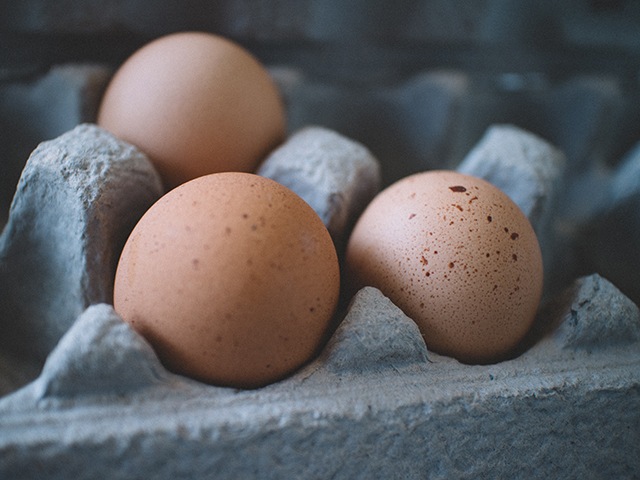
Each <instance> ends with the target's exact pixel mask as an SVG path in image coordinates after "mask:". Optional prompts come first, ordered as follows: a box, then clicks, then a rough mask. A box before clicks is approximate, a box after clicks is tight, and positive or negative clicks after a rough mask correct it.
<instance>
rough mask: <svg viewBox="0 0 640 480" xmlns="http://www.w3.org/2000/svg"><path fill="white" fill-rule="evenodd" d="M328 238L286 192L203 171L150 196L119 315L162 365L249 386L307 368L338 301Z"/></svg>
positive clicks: (122, 267) (129, 257)
mask: <svg viewBox="0 0 640 480" xmlns="http://www.w3.org/2000/svg"><path fill="white" fill-rule="evenodd" d="M339 284H340V279H339V268H338V259H337V255H336V251H335V248H334V246H333V242H332V240H331V237H330V236H329V233H328V231H327V229H326V228H325V226H324V224H323V223H322V221H321V220H320V218H319V217H318V215H317V214H316V213H315V212H314V211H313V210H312V209H311V207H309V205H308V204H307V203H305V202H304V201H303V200H302V199H301V198H300V197H299V196H297V195H296V194H295V193H293V192H292V191H291V190H289V189H288V188H286V187H284V186H282V185H280V184H279V183H276V182H275V181H273V180H269V179H266V178H263V177H259V176H257V175H253V174H248V173H218V174H211V175H207V176H204V177H200V178H198V179H195V180H192V181H190V182H187V183H185V184H183V185H181V186H179V187H177V188H175V189H174V190H172V191H170V192H169V193H167V194H166V195H165V196H164V197H162V198H161V199H160V200H158V202H157V203H155V204H154V205H153V206H152V207H151V209H150V210H148V211H147V213H146V214H145V215H144V216H143V217H142V219H141V220H140V222H139V223H138V224H137V225H136V227H135V229H134V230H133V232H132V233H131V236H130V237H129V239H128V241H127V243H126V245H125V247H124V250H123V252H122V255H121V258H120V261H119V264H118V269H117V273H116V279H115V287H114V306H115V309H116V311H117V312H118V313H119V314H120V315H121V316H122V317H123V318H124V319H125V320H126V321H127V322H128V323H129V324H131V325H132V326H133V328H134V329H135V330H137V331H138V332H139V333H141V334H142V335H143V336H144V337H146V339H147V340H148V341H149V342H150V344H151V345H152V346H153V347H154V349H155V351H156V352H157V354H158V356H159V358H160V360H161V361H162V362H163V363H164V364H165V366H167V368H169V369H170V370H172V371H174V372H177V373H180V374H183V375H186V376H189V377H192V378H195V379H198V380H201V381H204V382H207V383H211V384H216V385H226V386H234V387H244V388H253V387H259V386H262V385H265V384H268V383H271V382H274V381H276V380H278V379H281V378H283V377H284V376H286V375H288V374H290V373H291V372H293V371H294V370H296V369H297V368H299V367H300V366H302V365H303V364H304V363H305V362H307V361H309V360H310V359H311V358H312V357H313V356H314V354H315V353H316V352H317V351H318V349H319V347H320V346H321V344H322V342H323V340H324V336H325V334H326V333H327V329H328V327H329V324H330V321H331V319H332V315H333V313H334V310H335V308H336V304H337V301H338V294H339Z"/></svg>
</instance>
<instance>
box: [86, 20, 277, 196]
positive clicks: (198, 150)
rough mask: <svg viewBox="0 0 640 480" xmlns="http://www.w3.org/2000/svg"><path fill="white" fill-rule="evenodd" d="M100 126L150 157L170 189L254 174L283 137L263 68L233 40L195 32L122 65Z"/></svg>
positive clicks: (158, 43) (160, 42)
mask: <svg viewBox="0 0 640 480" xmlns="http://www.w3.org/2000/svg"><path fill="white" fill-rule="evenodd" d="M98 124H99V125H100V126H102V127H103V128H105V129H107V130H109V131H110V132H112V133H113V134H115V135H116V136H118V137H120V138H122V139H123V140H126V141H128V142H130V143H132V144H134V145H136V146H137V147H138V148H140V149H141V150H142V151H144V152H145V153H146V154H147V155H149V157H150V158H151V159H152V161H153V162H154V164H155V166H156V167H157V169H158V171H159V172H160V175H161V176H162V178H163V180H164V182H165V185H166V186H167V187H168V188H172V187H175V186H176V185H179V184H180V183H183V182H186V181H188V180H191V179H193V178H196V177H199V176H201V175H206V174H209V173H215V172H222V171H241V172H253V171H255V169H256V167H257V165H258V163H259V162H260V161H261V160H262V159H263V157H264V156H265V155H266V154H267V153H268V152H269V151H271V150H272V149H273V148H274V147H275V146H276V145H277V144H278V143H280V142H281V141H282V139H283V137H284V134H285V114H284V108H283V105H282V102H281V99H280V96H279V93H278V91H277V89H276V86H275V84H274V83H273V82H272V80H271V78H270V76H269V74H268V72H267V71H266V70H265V68H264V67H263V66H262V65H261V64H260V63H259V62H258V61H257V60H256V59H255V58H254V57H253V56H252V55H251V54H249V52H247V51H246V50H245V49H243V48H241V47H240V46H238V45H236V44H235V43H233V42H231V41H229V40H226V39H224V38H221V37H218V36H216V35H212V34H208V33H199V32H183V33H175V34H171V35H167V36H165V37H161V38H159V39H157V40H154V41H152V42H151V43H149V44H147V45H145V46H144V47H142V48H141V49H140V50H138V51H137V52H135V53H134V54H133V55H132V56H131V57H130V58H129V59H128V60H127V61H126V62H124V64H123V65H122V66H121V67H120V68H119V70H118V71H117V72H116V74H115V75H114V77H113V79H112V80H111V82H110V84H109V86H108V88H107V90H106V92H105V95H104V97H103V100H102V103H101V106H100V110H99V113H98Z"/></svg>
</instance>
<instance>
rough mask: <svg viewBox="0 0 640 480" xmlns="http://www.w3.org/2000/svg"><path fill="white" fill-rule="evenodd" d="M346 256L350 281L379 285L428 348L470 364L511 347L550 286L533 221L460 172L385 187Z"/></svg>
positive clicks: (361, 221)
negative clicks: (544, 278) (545, 284)
mask: <svg viewBox="0 0 640 480" xmlns="http://www.w3.org/2000/svg"><path fill="white" fill-rule="evenodd" d="M346 262H347V269H348V272H349V273H348V275H349V277H350V282H352V284H353V285H355V286H356V287H360V286H364V285H371V286H374V287H377V288H379V289H380V290H381V291H382V292H383V293H384V294H385V295H387V296H388V297H389V298H390V299H391V300H392V301H393V302H394V303H395V304H396V305H398V306H399V307H400V308H401V309H402V310H403V311H404V312H405V313H406V314H407V315H408V316H409V317H411V318H412V319H413V320H414V321H415V322H416V323H417V324H418V326H419V328H420V330H421V332H422V334H423V337H424V339H425V342H426V344H427V347H428V348H429V349H431V350H432V351H434V352H436V353H441V354H444V355H449V356H453V357H455V358H457V359H459V360H460V361H463V362H469V363H486V362H491V361H496V360H499V359H501V358H503V357H504V356H505V355H506V354H508V353H509V352H510V351H511V350H512V349H513V348H514V347H515V346H516V345H517V344H518V343H519V341H520V340H521V339H522V338H523V337H524V335H525V334H526V332H527V331H528V330H529V328H530V326H531V324H532V322H533V319H534V316H535V314H536V311H537V308H538V304H539V302H540V297H541V292H542V257H541V253H540V247H539V245H538V240H537V238H536V235H535V232H534V231H533V229H532V227H531V225H530V223H529V221H528V219H527V218H526V217H525V215H524V214H523V213H522V211H521V210H520V209H519V208H518V207H517V205H516V204H515V203H513V201H511V199H510V198H509V197H507V195H505V194H504V193H503V192H502V191H501V190H499V189H498V188H496V187H494V186H493V185H491V184H490V183H488V182H486V181H484V180H481V179H479V178H475V177H471V176H467V175H462V174H460V173H457V172H452V171H430V172H425V173H419V174H415V175H412V176H409V177H406V178H404V179H402V180H400V181H398V182H396V183H395V184H393V185H391V186H389V187H388V188H386V189H385V190H383V191H382V192H380V193H379V194H378V196H377V197H376V198H375V199H374V200H373V201H372V202H371V203H370V204H369V206H368V207H367V209H366V210H365V212H364V213H363V214H362V216H361V218H360V219H359V220H358V222H357V224H356V226H355V228H354V230H353V233H352V235H351V238H350V240H349V244H348V248H347V253H346Z"/></svg>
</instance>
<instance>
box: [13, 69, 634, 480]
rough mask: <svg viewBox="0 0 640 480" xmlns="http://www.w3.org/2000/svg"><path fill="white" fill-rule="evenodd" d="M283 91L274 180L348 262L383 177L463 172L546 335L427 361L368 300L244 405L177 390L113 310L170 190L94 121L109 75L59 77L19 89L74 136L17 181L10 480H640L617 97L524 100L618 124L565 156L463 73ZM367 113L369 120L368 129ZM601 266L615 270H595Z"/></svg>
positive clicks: (53, 144)
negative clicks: (514, 210)
mask: <svg viewBox="0 0 640 480" xmlns="http://www.w3.org/2000/svg"><path fill="white" fill-rule="evenodd" d="M271 72H272V74H273V76H274V78H276V80H277V82H278V85H279V87H280V89H281V91H282V93H283V97H284V99H285V102H286V104H287V111H288V116H289V119H290V132H289V136H288V138H287V141H286V142H285V143H284V144H283V145H282V146H281V147H279V148H278V149H277V150H275V151H274V152H272V154H271V155H270V156H269V157H268V159H267V160H266V161H265V163H264V164H263V165H262V167H261V170H260V171H259V172H258V173H260V174H262V175H265V176H270V177H271V178H274V179H276V180H278V181H280V182H282V183H284V184H286V185H287V186H289V187H290V188H292V189H294V190H295V191H297V192H298V193H299V194H300V195H301V196H302V197H303V198H305V200H307V201H308V202H309V203H310V204H311V205H312V207H314V209H315V210H316V211H317V212H318V214H319V215H320V216H321V218H323V221H324V222H325V224H326V225H327V226H328V227H329V228H330V230H331V232H332V236H333V238H334V240H335V241H336V245H337V246H338V249H339V250H340V249H341V246H342V245H343V243H344V240H345V238H346V235H347V234H348V230H349V228H350V225H351V224H352V222H353V221H354V218H355V217H357V215H358V213H359V212H360V211H361V210H362V208H363V207H364V205H365V204H366V202H367V201H368V199H370V198H371V196H372V195H373V194H374V193H375V191H376V190H377V189H378V188H379V187H380V184H379V182H380V180H381V178H382V179H386V180H383V182H387V183H388V182H389V181H391V179H393V178H399V177H401V176H403V175H405V174H406V173H408V172H410V171H412V170H413V171H415V170H418V169H428V168H443V167H446V168H455V169H458V170H459V171H462V172H465V173H470V174H475V175H478V176H481V177H483V178H486V179H488V180H489V181H491V182H493V183H494V184H496V185H497V186H499V187H501V188H502V189H503V190H505V192H507V193H508V194H509V195H510V196H511V198H512V199H513V200H514V201H515V202H516V203H517V204H518V205H519V206H520V208H522V210H523V211H524V212H525V213H526V214H527V216H528V218H529V219H530V220H531V222H532V225H533V226H534V228H535V230H536V232H537V234H538V236H539V238H540V241H541V245H542V249H543V254H544V259H545V268H546V272H545V274H546V277H547V286H546V291H545V299H544V303H543V307H542V308H541V310H540V314H539V316H538V318H537V320H536V323H535V325H534V328H533V329H532V330H531V332H530V334H529V336H528V337H527V338H526V339H525V340H524V341H523V343H522V344H521V345H520V346H519V348H518V350H517V351H516V352H514V354H513V356H512V358H510V359H509V360H506V361H503V362H500V363H496V364H492V365H465V364H462V363H459V362H458V361H456V360H454V359H452V358H449V357H445V356H441V355H437V354H436V353H433V352H430V351H428V349H427V347H426V344H425V341H424V339H423V338H422V336H421V335H420V333H419V331H418V329H417V327H416V326H415V324H414V323H413V322H412V321H411V320H410V319H409V318H407V317H406V316H405V315H404V314H403V313H402V311H401V310H399V309H398V308H397V307H396V306H395V305H393V303H392V302H390V301H389V299H387V298H386V297H384V295H383V294H382V293H381V292H380V291H378V290H376V289H374V288H371V287H367V288H364V289H363V290H361V291H360V292H358V293H357V294H356V296H355V297H354V298H353V299H352V300H351V301H350V303H349V305H348V307H347V308H346V309H345V312H344V313H343V314H340V317H339V319H340V320H341V322H340V324H339V326H338V327H337V328H336V330H335V332H333V335H332V336H331V338H330V339H329V341H328V343H327V344H326V345H325V346H324V348H323V350H322V351H321V352H320V354H319V356H318V357H317V358H315V359H313V360H312V361H311V362H310V363H309V364H307V365H306V366H304V367H303V368H302V369H300V370H299V371H298V372H296V373H295V374H294V375H292V376H291V377H289V378H287V379H284V380H282V381H280V382H277V383H274V384H272V385H269V386H267V387H264V388H261V389H256V390H235V389H229V388H221V387H216V386H210V385H205V384H201V383H198V382H196V381H193V380H190V379H187V378H185V377H181V376H177V375H174V374H172V373H170V372H168V371H167V370H165V369H164V367H163V366H162V365H161V363H160V362H159V361H158V359H157V357H156V356H155V354H154V352H153V350H152V349H151V348H150V346H149V345H148V344H147V343H146V341H145V340H144V339H143V338H141V337H140V336H138V335H137V334H136V333H135V332H134V331H133V330H131V329H130V328H129V327H128V326H127V324H126V323H124V322H123V321H122V320H121V319H120V318H119V317H118V315H117V314H116V312H114V310H113V308H112V307H111V306H110V305H109V302H110V298H111V297H110V295H111V285H112V281H113V271H114V268H115V262H116V261H117V256H118V253H119V249H120V248H121V246H122V244H123V243H124V241H125V239H126V237H127V235H128V232H129V231H130V230H131V228H132V227H133V225H134V224H135V222H136V220H137V219H138V218H139V217H140V216H141V215H142V213H143V212H144V211H145V210H146V209H147V208H148V207H149V206H150V204H151V203H152V202H153V201H154V200H155V199H156V198H158V197H159V196H160V195H161V194H162V190H161V187H160V184H159V181H158V178H157V173H156V172H155V171H154V170H153V168H152V166H151V165H150V163H149V162H148V160H147V159H146V157H145V156H144V154H142V153H141V152H139V151H138V150H137V149H135V147H132V146H131V145H128V144H126V143H124V142H121V141H119V140H118V139H116V138H113V137H112V136H111V135H109V134H108V133H107V132H105V131H103V130H101V129H100V128H98V127H96V126H95V125H93V124H91V123H83V122H90V121H91V120H92V115H93V113H92V112H95V105H96V102H97V101H98V99H99V95H97V94H96V92H97V91H99V90H100V88H102V87H103V86H104V84H105V83H106V81H107V80H108V77H109V75H110V71H109V70H105V69H103V67H101V66H80V68H79V66H77V65H71V66H60V67H57V68H55V69H53V70H52V71H51V72H50V73H49V74H48V75H46V76H44V77H43V78H41V79H39V80H38V81H36V82H35V83H31V84H29V85H24V84H20V83H16V84H11V85H9V86H5V87H3V92H4V93H5V95H4V96H3V97H2V98H3V103H2V104H1V105H2V107H3V114H6V112H7V111H10V112H14V111H15V112H22V113H23V114H25V112H28V111H29V110H28V108H26V107H25V106H32V107H33V108H36V107H38V108H40V109H46V106H43V103H42V100H41V97H40V99H39V98H38V95H37V90H38V88H43V87H41V86H42V83H46V82H52V79H53V80H56V79H58V82H59V83H58V85H59V87H58V88H59V89H60V91H64V92H67V94H65V95H61V96H60V97H59V98H61V99H63V100H61V103H60V105H61V106H60V108H59V109H58V111H60V112H72V113H71V114H70V115H66V116H65V115H61V116H60V118H59V119H54V120H51V119H49V120H46V119H45V120H34V121H36V122H37V121H41V122H42V125H44V126H52V129H51V130H49V131H48V132H49V133H48V135H51V134H52V133H53V132H54V131H55V129H56V128H57V129H58V130H59V131H58V132H57V133H56V134H57V135H59V136H58V137H56V138H55V139H53V140H51V141H49V142H45V143H42V144H41V145H40V146H39V147H38V148H37V149H36V150H34V152H33V153H32V155H31V157H30V159H29V161H28V162H27V164H26V166H25V167H24V170H22V173H21V179H20V182H19V184H18V189H17V191H16V194H15V196H14V199H13V204H12V209H11V213H10V215H9V219H8V221H7V225H6V227H5V229H4V231H3V234H2V237H0V291H1V292H2V295H1V303H0V307H1V308H0V322H1V325H2V338H1V339H0V345H1V348H0V394H2V395H3V396H2V397H0V477H2V478H38V477H40V476H46V477H47V478H96V477H105V476H107V477H109V478H149V477H152V478H209V477H211V478H247V477H260V478H484V477H494V478H500V477H506V478H556V477H567V478H584V477H587V478H592V477H594V476H596V475H601V476H611V477H613V478H635V477H637V476H638V475H639V472H640V459H639V458H640V455H638V453H639V450H638V445H640V314H639V312H638V307H637V306H636V303H634V301H633V300H631V299H630V297H631V298H633V299H635V301H636V302H637V301H638V300H637V299H638V297H637V296H635V295H637V291H635V290H633V286H634V285H637V284H638V283H637V282H638V281H639V280H638V273H637V270H635V271H634V270H633V268H632V267H633V265H634V262H637V260H636V258H637V254H636V247H635V245H636V244H637V239H638V238H640V222H638V220H637V219H636V218H635V217H634V216H633V215H630V214H629V212H633V211H636V210H634V209H637V207H638V204H639V203H640V181H639V179H640V176H639V174H640V148H636V149H632V148H629V149H628V153H627V154H626V155H625V156H624V157H622V158H621V159H620V160H619V161H616V162H612V163H611V165H607V164H606V162H603V159H605V158H607V157H610V156H611V155H612V153H613V152H615V148H614V146H611V145H608V144H606V142H604V143H602V142H600V141H599V140H598V138H599V137H598V136H595V137H594V134H593V132H594V131H595V130H597V129H598V128H600V127H602V129H601V130H604V132H605V133H606V132H608V131H611V129H612V128H614V127H611V126H608V124H609V122H610V120H611V115H610V114H611V109H607V108H604V107H603V108H601V110H598V109H597V108H595V106H598V105H602V104H604V105H605V106H610V105H611V104H617V103H618V101H619V100H620V99H621V98H623V95H622V93H620V91H618V90H616V89H615V88H614V87H612V83H611V82H608V81H607V80H602V79H600V78H591V77H580V78H576V79H572V80H571V81H569V82H567V83H563V84H562V85H560V86H557V87H554V88H551V89H550V90H547V93H545V94H544V96H543V97H541V96H540V95H542V94H540V92H539V90H538V89H537V88H535V87H534V88H533V89H529V88H528V87H527V88H525V89H523V90H522V91H520V92H517V94H516V98H517V99H518V100H519V103H518V105H519V107H520V108H527V107H530V106H532V105H533V106H535V107H536V108H537V109H538V110H537V111H538V113H543V112H548V111H550V110H557V109H558V106H557V104H556V103H555V102H553V101H550V100H549V99H552V100H553V99H555V100H557V99H558V98H560V99H564V98H566V97H567V96H568V97H570V98H572V99H574V100H567V102H568V103H569V105H570V106H576V105H584V104H585V102H586V103H587V104H589V103H588V102H593V103H591V104H590V105H595V106H594V109H595V111H596V112H600V113H599V114H598V115H592V116H591V117H590V118H589V119H587V120H585V122H584V123H583V124H582V125H581V127H580V128H577V129H576V130H571V131H564V130H563V129H562V128H561V127H562V126H563V125H564V123H565V121H566V120H567V119H575V118H578V117H580V111H579V109H575V108H568V109H567V111H566V112H565V111H561V112H560V113H558V112H557V111H556V113H554V114H553V115H551V114H549V116H548V117H547V116H545V115H542V117H543V119H544V120H545V121H546V120H547V119H549V118H554V119H555V120H554V123H552V126H551V127H548V126H547V127H546V128H548V129H550V130H549V131H552V132H553V134H552V135H550V137H554V138H561V139H562V140H563V141H562V142H558V143H561V148H557V147H556V146H553V145H552V144H551V143H549V142H548V141H547V140H545V139H544V138H543V137H541V136H540V135H538V134H534V133H532V132H531V131H530V129H529V128H527V127H530V126H535V127H540V126H541V125H542V124H545V121H541V123H540V124H534V125H532V124H527V123H524V122H511V123H497V122H496V123H494V122H492V120H493V119H495V118H501V119H507V120H517V119H519V118H524V117H520V116H518V115H496V112H499V111H503V110H501V108H503V107H504V105H505V100H504V99H503V100H501V99H500V97H501V95H502V94H503V93H504V91H500V90H495V89H493V88H489V89H488V90H483V89H478V88H477V87H476V86H474V82H473V81H472V78H471V77H470V76H469V75H468V74H465V73H462V72H443V71H427V72H422V73H420V74H418V75H416V76H415V77H412V78H411V79H409V80H408V81H406V82H402V83H399V84H394V85H390V86H380V87H379V88H377V89H374V90H370V91H367V92H364V93H363V92H361V93H360V94H358V93H357V92H356V91H354V88H352V87H348V86H343V85H337V84H332V83H330V82H327V83H324V82H320V81H316V80H312V79H309V78H306V77H305V76H304V74H303V73H302V72H300V71H298V70H296V69H292V68H283V67H273V68H272V69H271ZM60 78H62V80H59V79H60ZM527 78H528V77H526V76H524V77H522V78H521V80H524V81H525V84H526V82H527V81H528V80H527ZM503 80H504V79H503ZM53 83H54V84H56V82H53ZM529 86H530V85H529ZM21 88H22V89H23V90H20V89H21ZM8 91H9V92H12V93H11V95H9V94H7V93H6V92H8ZM47 91H48V92H50V91H51V90H50V87H47ZM54 91H55V89H54ZM34 92H35V93H34ZM576 92H578V93H576ZM612 92H613V93H612ZM16 93H17V94H16ZM512 93H513V92H512ZM561 94H562V95H561ZM486 95H488V96H489V97H490V102H487V103H489V104H490V105H491V106H487V103H485V101H486V100H485V99H484V98H485V96H486ZM509 97H510V98H508V99H507V100H506V101H511V100H513V98H514V97H513V96H509ZM576 97H577V99H575V98H576ZM48 98H51V97H50V96H49V97H48ZM53 98H56V97H55V96H54V97H53ZM480 98H482V99H483V101H482V102H478V100H479V99H480ZM596 100H597V101H596ZM598 102H600V103H598ZM45 105H46V104H45ZM323 105H324V107H322V106H323ZM327 105H330V107H328V106H327ZM18 107H19V108H18ZM53 110H54V111H56V109H55V108H54V109H53ZM576 110H578V112H577V113H576ZM614 111H616V112H617V115H619V117H620V118H623V117H624V118H628V117H629V116H631V117H632V118H633V115H635V113H634V111H633V110H632V109H627V110H625V109H622V110H614ZM629 112H631V113H629ZM356 114H359V115H361V117H360V118H365V119H368V120H371V121H370V122H365V123H366V126H363V127H360V129H358V128H356V125H358V121H357V120H358V117H357V115H356ZM26 116H27V117H28V118H29V115H26ZM534 117H535V116H534ZM614 117H615V118H618V117H616V116H615V115H614ZM312 119H313V120H316V121H317V122H318V125H310V124H311V122H310V120H312ZM395 119H400V120H398V122H399V123H397V122H395ZM47 122H49V123H47ZM67 122H70V123H71V125H69V123H67ZM75 124H80V125H79V126H77V127H76V126H75ZM392 125H394V127H393V128H391V126H392ZM36 126H37V124H36ZM387 127H388V128H387ZM535 130H541V131H543V132H544V131H545V130H544V129H542V128H540V129H538V128H535ZM43 131H44V130H42V129H41V130H40V132H39V133H38V135H43V134H42V132H43ZM395 134H398V135H399V138H397V139H394V140H391V146H389V145H387V147H386V148H382V147H380V146H381V145H382V144H383V143H385V142H384V140H386V139H392V138H394V136H395ZM46 136H47V135H44V137H46ZM369 140H370V142H369ZM5 142H6V143H10V142H9V140H5ZM26 143H28V142H26ZM26 143H25V144H26ZM371 145H372V146H373V148H370V146H371ZM394 146H395V147H397V149H396V150H395V151H394V150H393V148H391V147H394ZM598 149H600V150H599V151H598ZM373 151H375V152H376V155H375V156H374V155H373V154H372V152H373ZM377 152H380V154H379V155H378V153H377ZM603 152H604V153H603ZM311 167H312V168H311ZM3 168H4V167H3ZM621 231H622V232H623V233H624V235H620V234H618V233H619V232H621ZM612 232H614V233H616V235H612ZM585 238H588V239H589V241H585V240H584V239H585ZM583 255H585V256H588V258H589V263H588V266H589V267H591V266H600V267H601V268H598V269H596V270H595V271H593V272H582V271H581V270H584V269H585V268H584V266H583V264H581V263H580V260H581V258H576V257H581V256H583ZM625 255H626V257H625V258H626V262H619V261H616V259H617V258H619V257H621V256H625ZM612 257H613V258H612ZM621 290H623V291H624V292H625V293H623V292H622V291H621ZM426 340H427V343H428V339H426Z"/></svg>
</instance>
